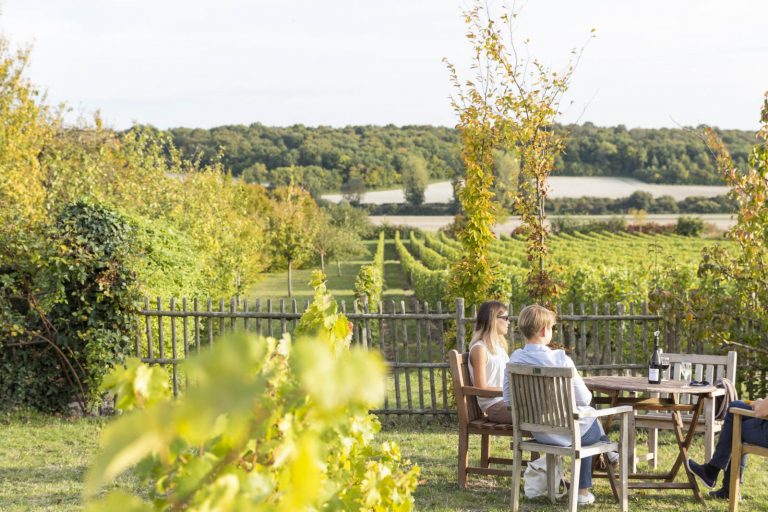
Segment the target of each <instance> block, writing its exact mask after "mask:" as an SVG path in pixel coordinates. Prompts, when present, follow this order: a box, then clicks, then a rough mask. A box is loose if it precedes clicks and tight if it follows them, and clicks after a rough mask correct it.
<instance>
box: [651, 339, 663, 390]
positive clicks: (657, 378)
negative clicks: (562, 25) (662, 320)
mask: <svg viewBox="0 0 768 512" xmlns="http://www.w3.org/2000/svg"><path fill="white" fill-rule="evenodd" d="M648 383H649V384H660V383H661V350H660V349H659V331H656V332H654V333H653V353H652V354H651V361H650V362H649V363H648Z"/></svg>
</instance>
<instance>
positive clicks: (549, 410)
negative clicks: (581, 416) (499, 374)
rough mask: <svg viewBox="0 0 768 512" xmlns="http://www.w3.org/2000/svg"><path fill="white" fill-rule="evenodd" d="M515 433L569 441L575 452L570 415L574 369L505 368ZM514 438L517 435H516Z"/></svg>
mask: <svg viewBox="0 0 768 512" xmlns="http://www.w3.org/2000/svg"><path fill="white" fill-rule="evenodd" d="M507 375H508V376H509V382H510V389H511V390H512V394H511V397H510V398H511V404H510V405H511V409H512V426H513V428H514V429H515V432H516V433H517V432H520V431H523V430H525V431H529V432H544V433H548V434H564V435H567V436H570V437H571V440H572V442H573V446H574V447H575V448H577V449H578V448H579V446H580V444H579V443H580V440H581V434H580V433H579V426H578V421H577V420H576V419H575V416H574V413H575V412H578V409H577V408H576V398H575V396H574V393H573V378H574V376H575V375H576V369H575V368H549V367H540V366H533V365H527V364H511V363H510V364H507ZM516 435H517V434H516Z"/></svg>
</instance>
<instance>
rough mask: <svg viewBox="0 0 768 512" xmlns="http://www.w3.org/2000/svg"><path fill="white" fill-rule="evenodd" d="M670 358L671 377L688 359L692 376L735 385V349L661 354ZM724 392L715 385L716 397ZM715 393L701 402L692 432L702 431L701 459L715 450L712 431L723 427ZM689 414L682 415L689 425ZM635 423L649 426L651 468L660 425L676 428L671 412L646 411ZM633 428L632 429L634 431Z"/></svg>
mask: <svg viewBox="0 0 768 512" xmlns="http://www.w3.org/2000/svg"><path fill="white" fill-rule="evenodd" d="M663 356H664V357H668V358H669V365H670V369H669V372H670V376H671V378H672V379H679V378H680V363H681V362H683V361H688V362H690V363H691V366H692V372H691V373H692V377H691V379H693V380H698V381H701V380H706V381H708V382H709V383H711V384H714V383H715V382H716V381H717V380H718V379H720V378H723V377H726V378H727V379H729V380H730V381H731V382H732V383H733V384H734V385H736V352H734V351H730V352H728V354H726V355H724V356H716V355H700V354H671V353H670V354H663ZM724 394H725V390H723V389H718V390H717V392H716V393H715V395H714V396H715V397H717V396H722V395H724ZM715 412H716V411H715V403H714V397H713V398H707V399H706V402H704V411H703V413H702V415H701V416H700V417H699V421H698V422H697V424H696V429H695V432H703V433H704V460H709V459H711V458H712V455H713V454H714V452H715V434H716V433H718V432H720V430H721V429H722V427H723V422H722V420H718V419H715ZM690 421H691V418H690V416H686V415H683V423H685V424H686V425H690ZM635 427H636V428H645V429H648V455H647V456H646V457H645V458H646V459H648V460H649V461H650V465H651V467H652V468H654V469H655V468H656V467H657V454H658V452H659V441H658V431H659V429H664V430H672V429H674V428H675V425H674V420H673V419H672V415H671V414H669V413H648V414H640V415H636V416H635ZM634 431H635V430H634V429H632V433H633V434H634ZM631 437H632V438H631V439H630V447H631V448H632V450H633V452H632V456H631V457H630V464H631V465H632V469H633V470H634V465H635V460H634V446H635V443H634V438H633V436H631Z"/></svg>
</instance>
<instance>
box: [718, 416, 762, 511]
mask: <svg viewBox="0 0 768 512" xmlns="http://www.w3.org/2000/svg"><path fill="white" fill-rule="evenodd" d="M729 411H730V412H732V413H733V444H732V445H731V446H732V448H731V464H736V467H735V471H734V470H731V481H730V482H729V485H728V486H729V489H728V496H730V503H729V504H728V511H729V512H736V511H737V510H738V509H739V486H740V485H741V482H740V479H739V473H740V471H739V470H738V467H739V463H740V461H741V456H742V455H746V454H750V453H751V454H754V455H760V456H761V457H768V448H765V447H763V446H758V445H756V444H749V443H745V442H743V441H742V440H741V426H742V421H743V419H744V418H760V416H758V415H757V414H755V411H751V410H748V409H739V408H738V407H732V408H730V409H729ZM766 421H768V419H766Z"/></svg>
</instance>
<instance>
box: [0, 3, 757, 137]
mask: <svg viewBox="0 0 768 512" xmlns="http://www.w3.org/2000/svg"><path fill="white" fill-rule="evenodd" d="M488 1H489V4H490V6H491V8H492V9H493V10H494V11H495V12H499V11H500V10H501V9H502V8H503V6H504V4H503V3H502V2H501V1H495V0H488ZM469 3H470V2H469V1H468V0H458V1H457V0H386V1H385V0H377V1H374V0H322V1H320V0H216V1H212V0H211V1H208V0H205V1H203V0H184V1H182V0H67V1H63V0H0V32H1V33H2V34H3V36H4V37H5V38H7V39H8V40H9V41H10V42H11V44H12V45H13V46H14V47H19V46H30V47H31V48H32V56H31V64H30V67H29V70H28V76H29V77H30V79H31V80H32V81H33V83H35V84H36V85H37V86H39V87H40V88H41V89H43V90H44V91H46V92H47V95H48V101H49V102H50V103H54V104H55V103H60V102H65V103H66V104H67V105H68V106H69V107H71V109H72V111H71V113H70V114H68V116H69V117H68V119H70V120H72V121H74V120H75V119H76V118H77V117H78V116H84V117H86V118H87V117H89V116H90V115H91V113H92V112H93V111H95V110H97V109H98V110H100V111H101V115H102V117H103V119H104V120H105V121H106V124H107V125H109V126H111V127H113V128H116V129H124V128H127V127H130V126H131V125H132V124H134V123H141V124H151V125H154V126H156V127H158V128H161V129H165V128H171V127H179V126H186V127H200V128H209V127H213V126H220V125H225V124H251V123H256V122H258V123H262V124H265V125H270V126H287V125H292V124H298V123H300V124H304V125H307V126H317V125H330V126H346V125H359V124H375V125H384V124H390V123H391V124H395V125H407V124H432V125H442V126H453V125H455V123H456V114H455V113H454V111H453V110H452V108H451V105H450V97H451V95H452V94H454V90H453V89H452V86H451V84H450V82H449V76H448V72H447V70H446V66H445V64H444V63H443V62H442V59H443V58H447V59H448V60H450V61H451V62H453V63H454V64H455V65H456V66H457V68H458V70H459V76H460V78H462V79H469V78H472V74H471V72H470V70H469V67H468V66H469V63H470V57H471V55H470V52H469V45H468V43H467V41H466V40H465V39H464V34H465V32H466V28H465V25H464V22H463V19H462V16H461V12H462V9H464V8H466V7H467V6H468V5H469ZM515 8H516V9H517V10H518V11H519V12H520V14H519V16H518V18H517V19H516V23H515V34H517V37H518V39H517V40H518V44H519V43H520V41H522V40H523V39H526V38H529V39H530V41H531V43H530V44H529V45H528V47H529V51H528V53H527V55H528V56H532V57H536V58H538V59H539V60H541V61H542V62H544V63H545V64H547V65H550V66H551V67H552V68H553V69H562V68H563V67H564V66H565V64H566V63H567V61H568V58H569V57H570V51H571V50H572V49H574V48H582V47H584V50H583V53H582V56H581V59H580V61H579V63H578V67H577V69H576V72H575V74H574V76H573V79H572V81H571V86H570V89H569V92H568V96H567V97H566V98H565V100H566V101H564V103H563V104H562V115H561V117H560V121H561V122H564V123H571V122H579V123H583V122H586V121H589V122H593V123H595V124H597V125H600V126H613V125H618V124H623V125H625V126H627V127H629V128H633V127H648V128H655V127H675V126H697V125H700V124H708V125H713V126H718V127H721V128H739V129H746V130H756V129H757V128H758V127H759V111H760V105H761V102H762V97H763V94H764V92H765V91H767V90H768V2H767V1H765V0H732V1H730V2H723V1H722V0H717V1H713V0H642V1H640V0H622V1H616V0H528V1H526V2H520V1H518V2H517V3H516V4H515ZM593 28H594V29H595V30H596V32H595V34H596V37H594V38H592V39H590V31H591V29H593ZM585 44H586V46H585Z"/></svg>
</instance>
